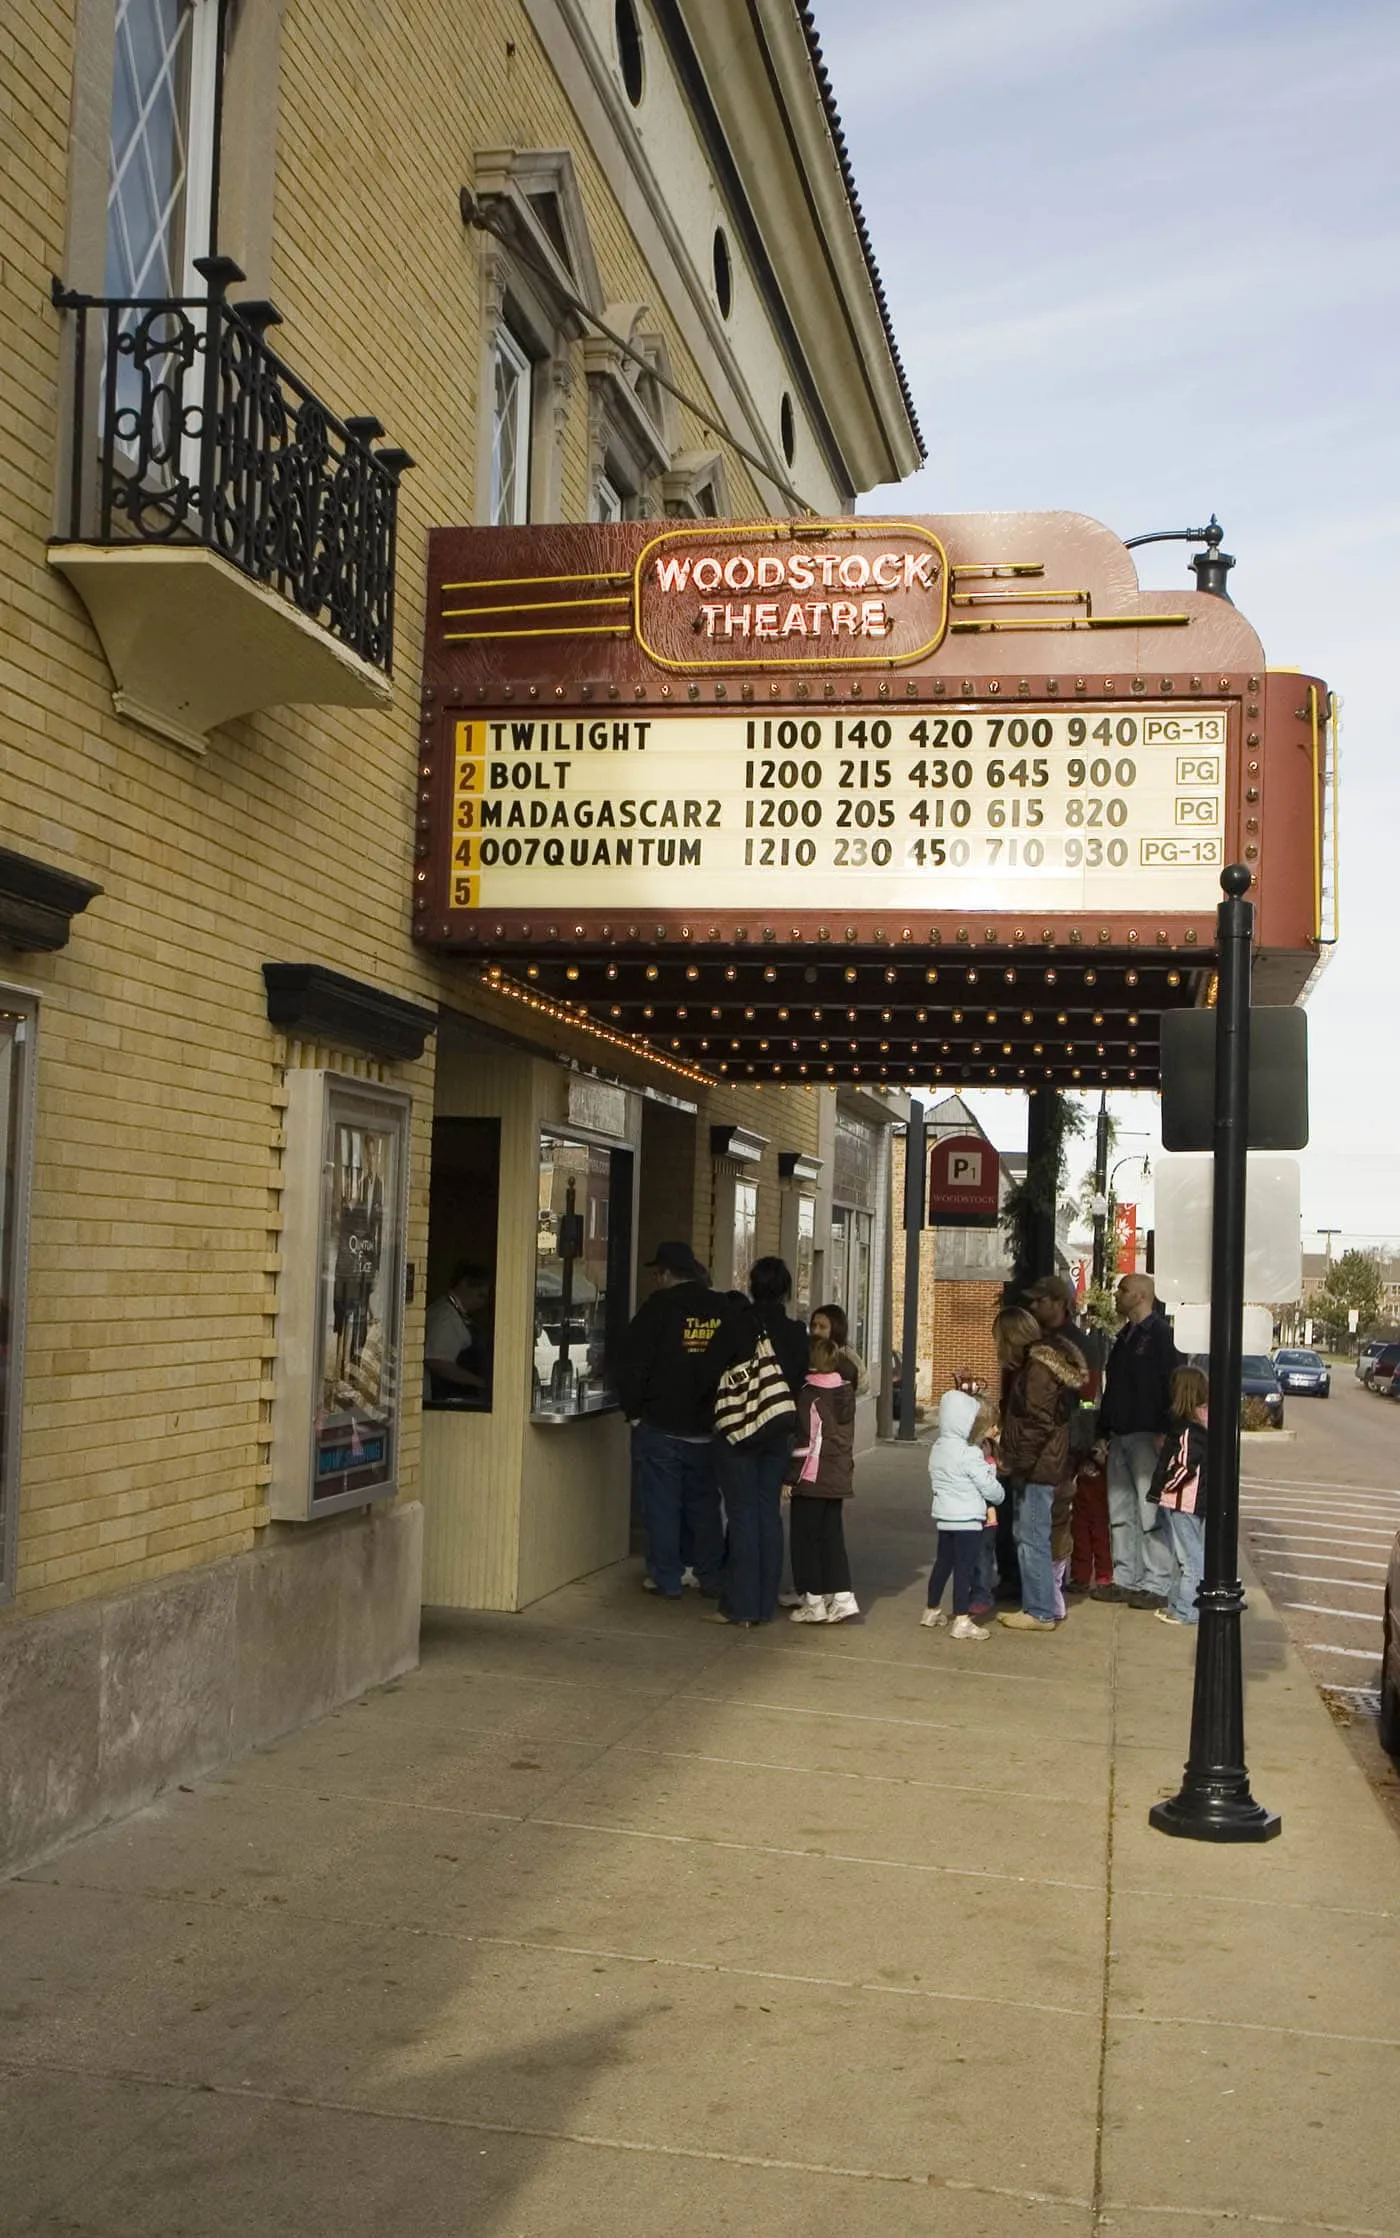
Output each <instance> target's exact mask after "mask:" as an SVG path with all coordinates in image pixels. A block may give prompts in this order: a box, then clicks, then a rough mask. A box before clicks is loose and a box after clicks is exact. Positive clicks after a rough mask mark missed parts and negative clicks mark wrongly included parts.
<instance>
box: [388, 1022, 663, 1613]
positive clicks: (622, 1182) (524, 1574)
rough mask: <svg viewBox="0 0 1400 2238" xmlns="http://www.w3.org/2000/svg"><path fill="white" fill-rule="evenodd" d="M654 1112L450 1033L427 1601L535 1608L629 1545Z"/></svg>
mask: <svg viewBox="0 0 1400 2238" xmlns="http://www.w3.org/2000/svg"><path fill="white" fill-rule="evenodd" d="M641 1101H642V1099H641V1098H640V1097H639V1096H638V1095H636V1094H635V1093H633V1092H632V1091H630V1090H628V1089H626V1088H622V1087H618V1086H614V1085H613V1084H611V1083H607V1082H602V1081H597V1080H594V1079H591V1078H587V1077H583V1076H580V1075H578V1074H573V1073H570V1072H568V1071H566V1070H565V1069H564V1068H563V1067H562V1066H560V1065H557V1064H555V1063H552V1062H550V1061H549V1060H548V1059H546V1058H537V1057H533V1056H530V1055H529V1054H527V1053H524V1052H515V1051H506V1050H501V1051H499V1052H495V1051H492V1050H490V1049H489V1048H483V1047H482V1046H481V1045H479V1044H472V1043H470V1042H466V1041H463V1042H461V1043H458V1042H457V1041H456V1040H455V1039H454V1037H453V1036H452V1034H451V1033H450V1032H448V1033H446V1034H445V1035H444V1037H443V1046H442V1049H441V1052H440V1056H439V1063H438V1074H437V1096H436V1103H435V1112H434V1129H433V1170H432V1187H431V1211H430V1232H429V1255H428V1332H429V1334H428V1342H427V1345H426V1348H425V1349H426V1359H425V1365H424V1390H423V1506H424V1516H425V1540H424V1562H423V1573H424V1574H423V1599H424V1602H425V1603H426V1604H428V1605H429V1606H432V1605H437V1606H444V1607H450V1608H496V1609H516V1608H523V1607H525V1606H526V1605H527V1604H528V1603H529V1602H531V1601H535V1600H538V1599H539V1598H540V1596H541V1595H543V1594H545V1593H550V1592H552V1591H554V1590H555V1588H556V1587H558V1586H560V1585H563V1584H566V1583H567V1582H568V1581H569V1580H570V1579H572V1578H577V1577H581V1576H584V1575H586V1574H587V1573H588V1572H589V1571H591V1570H596V1569H600V1568H602V1567H603V1566H604V1565H605V1564H606V1563H609V1562H614V1561H617V1560H619V1559H620V1558H621V1557H622V1556H623V1555H625V1554H626V1552H627V1547H628V1531H629V1517H630V1506H631V1502H630V1462H629V1438H628V1430H627V1425H626V1423H625V1421H624V1420H623V1417H622V1414H621V1411H620V1409H619V1407H618V1403H617V1392H616V1384H615V1380H614V1372H613V1361H614V1359H615V1357H616V1351H617V1344H618V1341H619V1339H620V1336H621V1334H622V1331H623V1330H624V1329H625V1328H626V1325H627V1322H628V1319H629V1318H630V1315H631V1311H632V1302H633V1294H634V1287H635V1271H634V1260H635V1251H634V1244H633V1235H634V1229H635V1221H636V1190H637V1167H638V1152H639V1148H640V1131H641ZM459 1338H460V1339H461V1340H462V1341H461V1342H460V1343H459V1341H458V1340H459ZM435 1356H436V1359H435ZM454 1362H459V1363H460V1367H459V1369H458V1375H457V1377H454V1376H453V1363H454Z"/></svg>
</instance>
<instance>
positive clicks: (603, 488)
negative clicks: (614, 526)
mask: <svg viewBox="0 0 1400 2238" xmlns="http://www.w3.org/2000/svg"><path fill="white" fill-rule="evenodd" d="M594 512H595V514H596V517H597V518H598V519H599V520H600V521H623V520H626V518H627V500H626V498H625V497H624V496H623V494H622V492H621V490H620V489H619V488H618V487H617V484H616V483H615V482H612V481H610V480H609V479H608V476H607V475H606V474H600V475H599V476H598V484H597V488H596V490H595V491H594Z"/></svg>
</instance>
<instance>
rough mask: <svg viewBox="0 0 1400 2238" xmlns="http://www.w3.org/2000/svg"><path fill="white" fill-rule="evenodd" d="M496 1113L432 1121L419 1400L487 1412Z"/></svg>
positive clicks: (497, 1181) (496, 1209) (492, 1347)
mask: <svg viewBox="0 0 1400 2238" xmlns="http://www.w3.org/2000/svg"><path fill="white" fill-rule="evenodd" d="M500 1198H501V1122H500V1120H499V1119H451V1118H445V1119H435V1120H434V1121H433V1165H432V1179H431V1182H430V1193H429V1200H428V1202H429V1212H428V1291H427V1323H426V1327H425V1330H424V1341H423V1404H424V1406H425V1407H442V1408H446V1409H450V1410H451V1411H452V1412H454V1413H458V1414H489V1413H490V1412H491V1411H492V1407H493V1405H494V1403H495V1388H496V1251H497V1229H498V1224H499V1218H500Z"/></svg>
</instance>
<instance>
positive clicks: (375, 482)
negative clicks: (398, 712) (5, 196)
mask: <svg viewBox="0 0 1400 2238" xmlns="http://www.w3.org/2000/svg"><path fill="white" fill-rule="evenodd" d="M209 262H210V266H211V269H210V271H209V273H208V274H207V276H208V278H209V280H210V293H209V295H208V297H207V298H204V299H196V300H181V301H178V302H176V301H170V302H149V301H144V302H135V301H124V300H119V299H116V298H111V297H95V296H80V295H75V294H72V293H70V292H68V291H66V290H63V289H61V288H57V287H56V288H55V291H54V295H55V301H56V302H57V303H58V304H59V306H60V307H61V308H62V309H65V310H71V311H73V312H75V313H76V314H77V316H76V327H75V350H76V357H75V367H74V383H73V387H74V399H75V402H74V414H73V457H72V505H71V511H72V529H71V534H72V536H73V539H74V541H78V542H95V543H100V544H114V543H124V542H126V541H128V540H134V541H137V542H140V543H146V544H162V543H175V542H184V541H192V542H195V543H201V544H204V545H207V547H208V548H209V549H210V550H211V551H214V552H217V553H219V554H220V555H221V557H223V558H224V559H227V560H229V561H231V562H232V564H233V565H234V566H235V567H238V568H240V569H241V570H242V572H243V573H244V574H245V575H248V576H251V577H252V579H253V580H254V581H255V582H259V583H265V584H267V585H269V586H270V587H271V588H272V589H274V590H276V591H277V592H278V593H279V594H280V595H281V596H282V597H283V598H285V599H287V600H288V601H289V602H290V603H291V604H293V605H295V606H296V607H298V608H299V609H300V611H301V612H302V613H304V614H308V615H310V616H311V617H312V618H313V619H314V620H315V621H317V622H319V623H320V624H321V625H322V627H323V628H325V629H327V630H329V631H330V633H331V635H332V636H334V637H337V638H339V639H340V641H341V642H342V643H343V644H346V645H349V646H350V647H352V648H353V650H354V651H355V652H356V653H358V654H359V655H360V656H361V658H362V659H364V660H367V661H369V662H371V663H372V664H373V665H374V666H375V667H377V668H382V669H384V670H385V671H386V672H388V671H389V670H390V669H391V667H392V660H393V610H394V552H395V539H396V533H397V519H398V484H399V476H400V474H401V473H402V472H403V470H404V468H405V467H407V466H410V465H411V464H412V463H413V462H412V460H411V459H410V458H409V456H408V454H407V452H406V451H398V450H382V451H375V450H374V449H373V448H372V447H371V443H372V434H371V431H373V432H374V433H382V430H381V429H380V428H379V423H378V422H377V421H376V420H372V419H365V420H363V421H355V422H351V423H349V424H347V423H345V422H344V421H341V420H338V419H337V418H336V416H335V414H334V413H333V412H331V411H330V410H329V409H328V408H327V406H326V405H325V404H323V403H322V402H321V400H320V398H319V397H317V396H315V395H314V394H313V393H312V391H311V390H310V389H309V388H307V386H306V385H305V383H304V382H303V381H301V380H300V379H299V378H298V377H297V375H296V374H295V373H293V372H292V370H291V368H290V367H289V366H288V365H286V364H284V363H283V361H282V359H281V358H280V357H278V356H277V354H276V352H275V351H274V350H272V349H271V348H270V347H269V345H268V342H267V338H266V333H265V328H266V327H267V326H269V325H275V324H277V323H279V322H278V320H277V314H276V312H275V311H274V310H273V308H272V306H271V305H270V304H256V305H253V304H250V305H248V306H246V307H240V306H239V305H238V304H234V303H229V302H228V301H227V300H226V297H225V294H224V288H225V287H226V286H227V284H228V280H229V278H230V277H234V278H240V277H241V274H239V273H238V272H237V271H236V268H234V267H232V266H228V265H225V264H222V263H221V262H220V260H217V259H211V260H209ZM94 386H95V387H96V390H97V418H98V427H97V457H96V462H95V465H96V482H95V488H94V487H93V481H92V475H93V463H92V461H91V460H90V458H89V457H88V456H87V455H86V438H85V434H84V427H85V405H86V404H87V402H88V398H89V396H90V394H91V391H92V389H93V388H94ZM94 498H95V503H94V502H93V499H94ZM94 518H95V521H96V534H95V535H94V534H93V531H92V527H91V522H92V520H93V519H94Z"/></svg>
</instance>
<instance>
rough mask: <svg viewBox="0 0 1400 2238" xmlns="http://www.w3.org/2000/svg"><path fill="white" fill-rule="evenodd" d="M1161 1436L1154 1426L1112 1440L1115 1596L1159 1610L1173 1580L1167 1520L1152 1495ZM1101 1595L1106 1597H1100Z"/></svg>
mask: <svg viewBox="0 0 1400 2238" xmlns="http://www.w3.org/2000/svg"><path fill="white" fill-rule="evenodd" d="M1161 1448H1162V1440H1161V1438H1160V1437H1158V1436H1156V1435H1154V1433H1153V1432H1152V1431H1151V1430H1129V1431H1126V1432H1124V1433H1122V1434H1120V1435H1119V1436H1117V1437H1111V1438H1110V1439H1109V1441H1108V1536H1109V1542H1110V1544H1111V1545H1112V1548H1113V1582H1114V1584H1115V1586H1116V1587H1117V1588H1118V1591H1117V1593H1116V1594H1115V1596H1114V1598H1115V1599H1117V1600H1123V1599H1125V1598H1126V1599H1129V1600H1135V1601H1144V1602H1147V1603H1148V1604H1149V1605H1150V1606H1152V1607H1153V1608H1161V1607H1162V1606H1163V1605H1164V1604H1165V1602H1166V1598H1167V1592H1168V1589H1169V1587H1170V1585H1171V1578H1172V1549H1171V1540H1170V1539H1169V1537H1168V1535H1167V1531H1166V1519H1165V1517H1163V1516H1159V1514H1158V1512H1157V1509H1156V1507H1155V1506H1154V1505H1153V1503H1152V1500H1151V1497H1150V1494H1151V1490H1152V1474H1153V1471H1154V1470H1155V1468H1156V1466H1157V1459H1158V1455H1159V1453H1160V1452H1161ZM1101 1597H1102V1596H1101Z"/></svg>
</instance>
